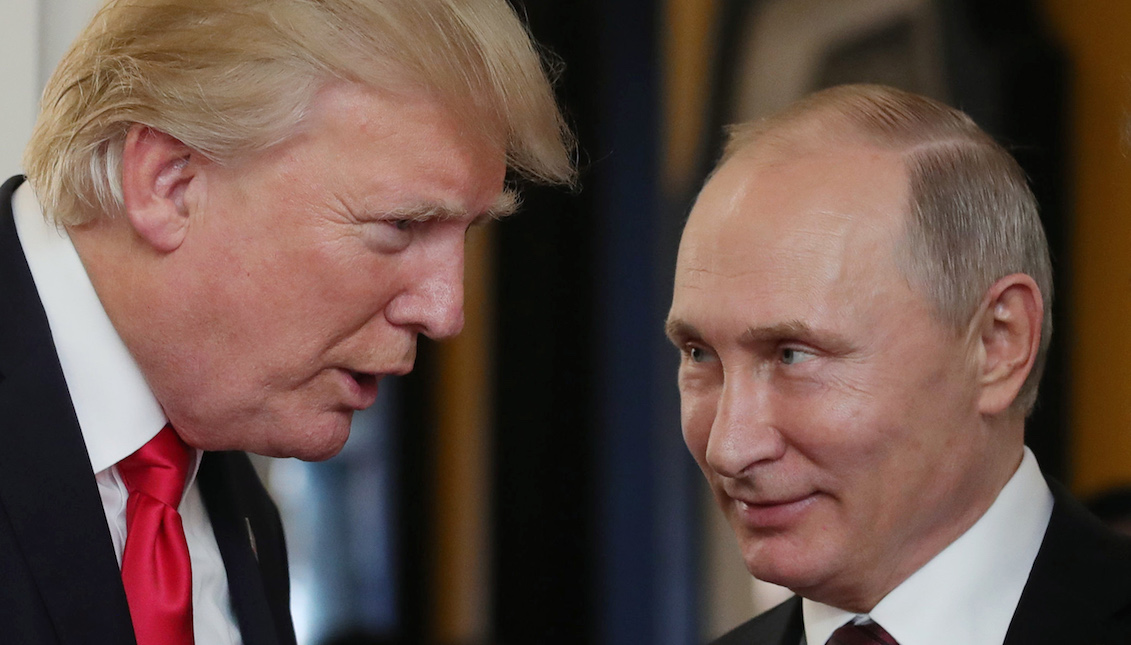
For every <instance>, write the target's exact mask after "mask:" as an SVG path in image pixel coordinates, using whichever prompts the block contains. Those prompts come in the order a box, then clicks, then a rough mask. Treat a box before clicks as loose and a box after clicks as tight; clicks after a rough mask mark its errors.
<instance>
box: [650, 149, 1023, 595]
mask: <svg viewBox="0 0 1131 645" xmlns="http://www.w3.org/2000/svg"><path fill="white" fill-rule="evenodd" d="M775 161H776V162H777V163H775V164H773V165H767V164H765V163H763V160H762V159H761V158H758V157H757V156H755V155H742V156H736V157H735V158H734V159H732V160H731V161H729V162H727V163H725V164H724V165H723V167H722V168H720V169H719V170H718V171H717V172H716V173H715V174H714V175H713V177H712V179H711V180H710V182H708V185H707V186H706V187H705V188H704V190H703V193H702V194H701V195H700V197H699V199H698V200H697V203H696V206H695V208H694V209H693V210H692V214H691V216H690V217H689V220H688V223H687V227H686V229H685V232H684V238H683V241H682V243H681V248H680V257H679V261H678V263H677V277H676V281H675V296H674V298H673V303H672V311H671V314H670V315H669V320H668V326H667V331H668V333H669V336H670V337H671V339H672V341H673V343H675V344H676V345H677V347H679V348H680V349H681V351H682V352H683V360H682V361H681V367H680V391H681V400H682V403H683V426H684V436H685V439H686V441H687V443H688V447H689V448H690V450H691V452H692V454H693V455H694V456H695V457H696V460H697V462H698V463H699V465H700V467H701V469H702V470H703V472H704V474H705V475H706V477H707V479H708V482H709V483H710V484H711V487H712V490H713V491H714V493H715V496H716V500H717V501H718V502H719V504H720V506H721V507H722V508H723V510H724V513H725V514H726V515H727V517H728V519H729V520H730V521H731V524H732V526H733V528H734V529H735V533H736V536H737V537H738V541H739V545H740V547H741V549H742V552H743V556H744V558H745V560H746V563H747V566H748V568H749V569H750V571H751V573H753V574H754V575H756V576H758V577H760V578H763V579H766V580H769V581H771V582H777V583H779V584H784V585H786V586H789V587H791V588H793V589H794V590H795V591H798V592H800V593H802V594H803V595H806V596H807V597H811V598H814V599H817V600H821V601H823V602H828V603H830V604H834V605H836V606H840V607H843V608H846V609H850V610H853V611H866V610H867V609H869V608H870V607H871V606H872V605H873V604H874V602H875V601H876V600H878V599H879V598H880V597H882V596H883V595H884V594H886V592H887V591H888V590H890V589H891V588H892V587H894V585H895V584H898V582H899V581H900V580H902V579H903V578H904V577H906V576H907V575H909V574H910V572H911V571H914V570H915V569H917V568H918V567H919V566H921V565H922V563H923V562H925V561H926V559H928V558H929V557H930V556H932V555H933V554H934V553H937V552H938V551H939V550H941V548H942V547H943V546H945V544H947V543H949V541H950V540H952V539H953V538H954V537H955V536H957V535H959V534H961V532H962V531H964V530H965V529H966V528H967V527H968V526H969V525H970V524H972V523H973V521H974V520H975V519H976V518H977V517H978V516H980V514H981V512H983V511H984V510H985V508H986V507H988V505H989V502H990V501H992V492H993V491H996V490H998V489H999V488H1000V485H1002V484H1004V480H1005V479H1007V478H1008V474H1010V473H1011V472H1012V471H1011V470H1010V468H1011V467H1012V468H1015V467H1016V464H1017V463H1019V461H1020V441H1019V440H1017V441H1016V443H1015V444H1014V443H1013V442H1001V441H999V440H996V439H994V438H993V437H992V436H991V435H989V434H988V433H987V432H986V431H985V430H984V429H982V426H981V423H980V419H979V418H978V416H977V414H976V413H974V412H973V410H974V408H975V406H974V399H975V398H976V392H977V390H976V387H974V386H973V385H972V384H971V381H973V379H972V378H971V376H972V372H971V366H972V365H977V362H976V361H973V360H972V358H971V356H970V354H971V346H970V344H969V343H968V337H967V336H966V335H965V334H962V333H955V331H954V330H953V329H951V328H950V327H948V326H946V325H944V324H942V323H941V322H940V321H938V319H937V317H936V316H935V315H934V312H933V310H932V307H931V305H930V303H929V302H928V301H927V300H926V299H925V298H924V297H923V295H922V294H921V293H920V292H918V291H916V290H915V289H914V288H912V285H911V284H910V283H909V282H908V280H907V279H906V277H905V275H904V274H903V272H902V271H900V270H899V267H898V266H897V264H896V258H895V251H896V248H897V246H898V241H899V240H900V239H901V236H902V233H903V230H904V224H903V218H904V216H905V214H904V212H903V206H904V205H905V204H906V203H907V200H906V195H907V191H908V187H907V185H906V170H905V168H904V166H903V164H902V162H901V161H900V160H899V159H898V157H897V156H896V155H892V154H876V153H875V151H874V150H870V149H855V148H851V147H842V148H837V149H835V150H833V151H830V152H826V153H823V154H820V155H809V156H806V155H798V156H797V157H794V158H792V159H790V160H781V159H775ZM736 196H742V198H741V199H739V198H738V197H736ZM690 347H699V348H703V351H704V352H706V354H705V356H706V358H707V359H708V360H705V361H704V362H695V361H693V360H692V359H691V357H690V350H689V348H690ZM784 349H797V350H800V351H804V352H810V353H812V357H811V358H808V360H804V361H802V362H799V363H791V364H787V363H785V362H783V356H784V355H783V354H782V352H783V350H784ZM806 357H807V355H806ZM998 444H1000V445H998ZM1014 453H1016V454H1014ZM1003 455H1004V457H1003ZM877 472H883V473H884V476H883V477H881V478H877V477H876V473H877ZM975 473H977V476H974V474H975ZM983 473H991V474H992V475H991V476H988V477H987V476H983ZM743 495H747V496H750V498H751V499H752V501H754V502H758V503H761V502H763V501H770V502H781V501H784V500H786V499H790V498H792V497H794V496H798V495H807V496H809V497H807V498H806V499H807V501H806V502H805V505H804V506H803V507H799V508H800V509H801V510H796V509H795V510H793V511H790V512H791V513H794V515H787V516H786V519H783V518H782V517H777V519H766V520H765V521H764V522H763V523H759V522H754V521H753V520H749V519H743V518H745V517H747V515H746V511H743V510H741V505H740V504H739V502H738V501H736V500H735V499H734V497H732V496H738V497H741V496H743ZM753 517H761V516H753ZM774 517H776V516H774ZM789 518H791V519H789Z"/></svg>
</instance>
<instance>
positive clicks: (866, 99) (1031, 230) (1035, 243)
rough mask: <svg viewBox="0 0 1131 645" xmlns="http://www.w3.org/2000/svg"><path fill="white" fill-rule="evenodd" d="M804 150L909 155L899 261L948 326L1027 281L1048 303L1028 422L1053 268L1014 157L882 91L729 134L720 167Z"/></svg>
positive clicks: (946, 115) (925, 103)
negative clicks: (997, 288) (1011, 284)
mask: <svg viewBox="0 0 1131 645" xmlns="http://www.w3.org/2000/svg"><path fill="white" fill-rule="evenodd" d="M798 143H807V144H810V145H814V146H821V145H827V144H830V143H834V144H835V143H847V144H856V145H860V144H863V145H870V146H876V147H880V148H884V149H890V150H896V151H899V152H901V153H902V158H903V161H904V163H905V165H906V168H907V173H908V178H909V182H910V204H909V211H910V214H909V217H908V221H907V227H906V231H905V235H904V238H903V241H904V243H903V245H902V248H901V249H900V251H901V252H900V253H899V254H898V260H899V262H900V266H901V267H902V269H903V272H904V273H905V275H906V276H907V277H908V278H910V279H912V280H913V281H914V282H915V283H916V284H918V285H920V287H921V288H923V289H924V290H925V291H926V292H927V296H928V299H929V300H930V301H931V303H932V304H933V306H934V309H935V312H936V314H937V315H938V316H939V318H940V319H941V320H943V321H944V322H946V323H948V324H950V325H952V326H953V327H954V328H955V329H963V328H965V327H966V326H967V325H969V323H970V321H971V320H972V317H973V316H974V314H975V313H976V312H977V310H978V307H979V306H980V305H981V302H982V299H983V298H984V297H985V294H986V291H987V290H988V289H989V288H990V287H991V286H992V285H993V284H994V282H996V281H997V280H999V279H1001V278H1003V277H1005V276H1007V275H1010V274H1012V273H1024V274H1026V275H1028V276H1030V277H1031V278H1033V281H1034V282H1036V283H1037V287H1038V288H1039V289H1040V291H1041V295H1042V297H1043V300H1044V321H1043V324H1042V327H1041V342H1040V347H1039V349H1038V352H1037V358H1036V361H1035V362H1034V364H1033V369H1032V371H1031V372H1030V373H1029V375H1028V377H1027V379H1026V380H1025V383H1024V384H1023V385H1022V386H1021V389H1020V391H1019V392H1018V394H1017V399H1016V400H1015V401H1014V406H1015V407H1017V408H1018V409H1021V410H1024V411H1025V412H1029V411H1031V410H1032V408H1033V405H1034V403H1035V402H1036V400H1037V387H1038V385H1039V384H1040V379H1041V373H1042V372H1043V371H1044V365H1045V359H1046V357H1047V355H1048V348H1049V343H1050V342H1051V340H1052V317H1051V314H1052V296H1053V287H1052V265H1051V262H1050V259H1049V249H1048V242H1047V241H1046V239H1045V233H1044V229H1043V228H1042V227H1041V220H1040V217H1039V215H1038V213H1037V201H1036V198H1034V197H1033V193H1032V191H1031V190H1030V189H1029V184H1028V182H1027V180H1026V177H1025V173H1024V172H1023V171H1022V170H1021V167H1020V166H1019V165H1018V164H1017V162H1016V161H1015V160H1014V159H1013V157H1012V156H1011V155H1010V154H1009V153H1008V152H1007V151H1006V150H1005V149H1004V148H1002V147H1001V146H1000V145H999V144H998V143H997V142H995V141H994V140H993V138H992V137H990V136H989V135H988V134H986V133H985V132H983V131H982V130H981V129H980V128H979V127H978V126H977V124H975V123H974V121H973V120H972V119H971V118H970V117H969V116H967V115H965V114H963V113H962V112H960V111H958V110H956V109H954V108H951V107H949V106H947V105H944V104H942V103H939V102H938V101H934V100H931V99H928V98H926V97H923V96H918V95H915V94H910V93H908V92H903V91H900V90H897V89H894V88H890V87H884V86H878V85H845V86H840V87H834V88H830V89H827V90H823V91H821V92H817V93H815V94H813V95H811V96H809V97H808V98H806V99H803V100H802V101H799V102H798V103H795V104H794V105H792V106H790V107H789V108H787V109H786V110H785V111H783V112H781V113H779V114H777V115H774V116H772V117H769V118H767V119H763V120H760V121H757V122H753V123H748V124H743V125H740V126H736V127H734V128H732V129H731V133H730V138H729V141H728V143H727V146H726V149H725V151H724V153H723V160H722V161H721V162H720V164H719V165H720V166H721V165H722V164H723V163H725V162H726V161H727V160H729V159H730V158H732V157H734V156H735V155H738V154H743V153H744V152H745V151H748V150H752V149H755V148H758V149H761V148H762V147H763V146H773V147H775V148H785V149H788V148H787V146H795V145H797V144H798Z"/></svg>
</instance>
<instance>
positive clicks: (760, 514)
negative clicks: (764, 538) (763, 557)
mask: <svg viewBox="0 0 1131 645" xmlns="http://www.w3.org/2000/svg"><path fill="white" fill-rule="evenodd" d="M819 498H820V495H819V493H809V494H805V495H800V496H795V495H794V496H782V497H778V498H747V499H741V498H738V497H730V500H731V503H732V504H733V507H734V515H735V519H736V520H737V521H739V522H740V523H742V524H743V525H744V526H746V527H748V528H751V529H783V528H787V527H788V526H790V525H792V524H794V523H796V522H798V521H800V520H801V519H803V518H804V516H805V515H806V514H807V513H808V511H809V510H810V509H811V508H812V507H813V505H814V504H816V503H817V501H818V499H819Z"/></svg>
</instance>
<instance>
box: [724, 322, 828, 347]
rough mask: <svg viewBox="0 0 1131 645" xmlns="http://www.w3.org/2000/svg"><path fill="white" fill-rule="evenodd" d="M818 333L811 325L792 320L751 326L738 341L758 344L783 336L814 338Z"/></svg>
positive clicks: (745, 343) (746, 343)
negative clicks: (763, 325) (762, 325)
mask: <svg viewBox="0 0 1131 645" xmlns="http://www.w3.org/2000/svg"><path fill="white" fill-rule="evenodd" d="M815 335H816V333H815V332H814V331H813V328H812V327H810V326H809V325H807V324H805V323H803V322H801V321H800V320H790V321H787V322H784V323H780V324H777V325H769V326H767V327H749V328H747V329H746V331H744V332H743V333H742V336H740V337H739V339H738V342H739V343H741V344H743V345H756V344H759V343H764V342H767V341H774V340H781V339H782V338H798V339H805V338H812V337H813V336H815Z"/></svg>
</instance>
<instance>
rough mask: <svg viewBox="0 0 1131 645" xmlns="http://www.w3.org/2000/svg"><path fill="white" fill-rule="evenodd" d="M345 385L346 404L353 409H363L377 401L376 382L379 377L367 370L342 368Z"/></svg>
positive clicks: (379, 379)
mask: <svg viewBox="0 0 1131 645" xmlns="http://www.w3.org/2000/svg"><path fill="white" fill-rule="evenodd" d="M343 374H345V375H346V377H347V378H346V379H345V380H346V386H347V390H348V392H349V394H348V396H347V397H346V401H345V403H346V405H347V406H349V407H350V408H352V409H354V410H364V409H365V408H368V407H369V406H371V405H373V403H374V402H375V401H377V384H378V383H379V382H380V381H381V377H380V376H379V375H377V374H370V373H368V372H357V371H353V370H344V371H343Z"/></svg>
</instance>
